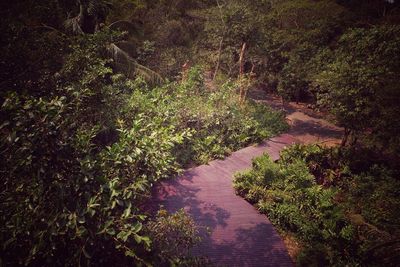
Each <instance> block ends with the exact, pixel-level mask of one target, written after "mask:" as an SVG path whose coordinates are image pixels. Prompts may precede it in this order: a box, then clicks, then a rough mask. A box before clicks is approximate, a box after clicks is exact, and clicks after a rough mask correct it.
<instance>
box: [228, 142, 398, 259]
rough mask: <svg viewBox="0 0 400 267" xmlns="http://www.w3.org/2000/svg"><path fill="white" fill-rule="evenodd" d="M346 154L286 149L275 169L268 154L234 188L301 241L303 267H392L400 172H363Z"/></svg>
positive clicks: (375, 167) (372, 169)
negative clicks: (388, 266) (373, 266)
mask: <svg viewBox="0 0 400 267" xmlns="http://www.w3.org/2000/svg"><path fill="white" fill-rule="evenodd" d="M353 153H354V152H353ZM361 153H364V152H361ZM340 155H341V154H339V152H338V151H337V150H332V149H327V148H321V147H318V146H316V145H311V146H304V145H295V146H293V147H290V148H288V149H285V150H283V151H282V153H281V159H280V160H279V161H278V162H276V163H275V162H272V161H271V159H270V158H269V157H268V155H264V156H262V157H259V158H256V159H254V161H253V169H252V170H250V171H247V172H244V173H238V174H237V175H236V176H235V180H234V187H235V189H236V191H237V192H238V193H239V194H240V195H241V196H243V197H245V198H246V199H247V200H249V201H250V202H252V203H254V204H255V205H256V206H257V207H258V209H259V210H260V211H261V212H264V213H266V214H267V215H268V218H269V219H270V220H271V221H272V222H273V223H274V224H275V225H276V226H278V227H279V229H281V230H282V231H287V232H291V233H293V234H294V235H295V236H296V237H297V238H298V239H299V240H300V241H301V242H302V244H303V248H302V251H301V253H300V254H299V255H298V264H299V265H301V266H309V265H313V266H323V265H333V266H341V265H362V266H365V265H367V266H369V265H370V264H371V265H373V264H377V265H379V264H389V265H390V266H394V265H395V262H396V261H398V257H397V256H395V255H396V253H395V251H396V248H397V247H398V242H397V241H396V240H397V239H398V237H399V232H398V228H399V225H400V222H399V220H398V218H399V213H398V210H399V205H400V203H399V201H398V197H397V196H398V194H399V192H398V190H399V188H400V187H399V181H398V179H396V178H395V177H396V175H397V174H398V172H397V171H395V170H390V169H388V168H387V167H383V166H378V165H374V164H373V163H371V164H370V165H369V167H368V168H367V171H363V172H361V173H358V172H359V171H360V170H357V169H355V168H354V166H350V165H348V159H351V158H347V156H343V155H342V156H340ZM347 155H350V154H347ZM353 156H355V155H354V154H352V155H351V157H353ZM388 233H391V234H390V235H389V234H388Z"/></svg>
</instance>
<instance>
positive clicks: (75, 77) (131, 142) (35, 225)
mask: <svg viewBox="0 0 400 267" xmlns="http://www.w3.org/2000/svg"><path fill="white" fill-rule="evenodd" d="M115 38H117V36H116V35H115V34H111V33H107V32H98V33H96V34H93V35H90V36H89V35H88V36H81V37H76V39H75V38H73V40H71V46H70V47H69V53H68V54H67V55H66V57H65V58H64V64H63V66H64V67H63V68H62V69H61V70H60V71H59V72H58V73H57V75H54V77H55V78H54V79H55V80H56V82H55V83H54V88H52V89H51V90H49V91H43V92H42V94H41V95H42V97H36V95H35V96H33V95H29V94H28V93H15V92H8V93H2V97H3V98H4V100H5V101H4V103H3V104H2V107H1V111H0V112H1V114H0V117H1V118H4V121H3V122H2V124H1V126H0V149H1V151H2V153H1V156H0V160H1V161H2V164H1V167H0V173H1V174H2V181H3V182H2V184H1V187H0V191H1V192H0V203H1V204H0V205H1V213H0V220H1V221H0V225H1V226H0V238H1V243H2V248H1V255H2V263H4V264H5V265H7V266H8V265H12V266H15V265H30V266H38V265H43V266H76V265H101V266H102V265H118V266H125V265H131V264H132V262H133V263H135V264H143V265H146V264H152V263H153V262H157V261H160V260H164V261H166V262H169V261H173V262H180V261H181V260H182V262H181V263H183V262H186V261H187V260H188V259H186V258H185V257H184V256H183V255H181V254H179V253H178V251H176V250H174V251H169V252H168V253H167V254H165V253H164V250H162V249H161V250H160V248H159V247H158V245H157V244H158V243H157V242H158V241H160V242H161V241H162V240H161V239H162V238H161V236H164V235H167V234H168V233H157V235H154V234H155V233H154V232H151V231H150V232H148V231H147V230H146V231H145V228H146V227H144V225H145V224H146V222H147V220H148V218H147V217H146V216H145V215H144V211H143V208H142V206H143V205H142V204H143V201H144V200H145V199H146V198H147V197H148V196H149V192H150V188H151V186H152V185H153V184H154V183H156V182H157V181H158V180H160V179H165V178H167V177H171V176H173V175H175V174H176V173H178V172H179V171H180V168H181V167H182V164H184V163H188V162H192V161H194V162H205V161H207V160H209V159H211V158H215V157H220V156H222V155H224V154H225V153H227V152H228V150H229V149H235V148H238V147H240V146H243V145H245V144H248V143H249V142H253V141H256V140H259V139H260V138H263V137H266V136H267V134H268V135H269V134H271V133H275V132H276V133H277V132H278V131H279V130H281V129H283V128H284V123H283V122H281V119H282V118H283V117H282V115H275V113H274V112H273V111H271V110H268V111H269V113H266V114H264V116H269V115H271V116H272V118H273V119H271V120H269V119H266V118H264V119H263V121H260V122H258V121H257V119H256V115H255V114H256V113H255V109H254V108H253V107H252V108H250V107H249V109H248V110H241V109H239V108H238V101H237V100H236V96H233V95H231V93H232V92H233V91H232V90H233V89H231V88H229V87H226V88H225V89H221V91H218V92H214V93H209V92H207V90H206V89H205V88H204V86H203V84H202V79H201V70H200V69H194V70H191V71H190V72H189V73H190V75H189V79H188V82H187V83H186V84H177V83H169V84H166V85H165V86H162V87H160V88H154V89H151V88H149V87H148V86H147V85H146V84H145V83H144V82H143V81H142V80H141V79H137V80H136V81H131V80H128V79H126V78H125V77H124V76H123V75H121V74H115V73H114V71H113V69H111V68H110V60H109V59H107V57H106V55H107V53H106V47H107V45H109V44H110V43H111V42H113V41H115ZM22 91H23V90H22ZM225 100H227V102H225ZM257 117H258V118H263V117H262V116H261V115H260V114H258V115H257ZM274 122H276V123H278V124H280V125H281V126H280V127H275V126H273V127H270V125H267V124H266V123H274ZM247 135H249V137H248V138H247ZM181 215H182V214H180V213H178V214H177V215H176V216H177V217H174V216H175V215H171V216H172V217H169V218H170V219H168V220H172V222H173V221H174V220H177V221H181V222H189V221H190V219H188V218H186V217H185V218H184V217H182V216H183V215H182V216H181ZM170 222H171V221H169V222H168V223H170ZM168 223H167V225H168ZM151 225H152V224H151V223H150V224H148V226H149V227H150V228H151ZM170 226H171V227H172V226H173V225H170ZM188 227H189V226H188ZM189 228H190V227H189ZM189 228H188V229H186V230H188V231H189V230H190V229H191V228H190V229H189ZM162 229H164V228H162ZM168 229H169V228H168ZM175 230H178V229H175ZM192 234H195V232H192ZM149 235H150V236H149ZM182 236H183V237H184V236H185V232H182ZM182 236H181V235H177V236H172V237H168V238H167V240H168V242H172V243H174V242H176V244H177V245H178V244H180V242H181V241H182V240H181V239H180V238H181V237H182ZM159 237H160V240H151V238H155V239H157V238H159ZM175 237H176V239H174V238H175ZM185 240H186V239H185ZM185 242H186V241H185ZM191 244H192V243H191V242H189V243H185V246H186V245H187V246H189V245H191ZM174 253H178V254H176V255H173V254H174ZM181 256H182V257H183V258H182V257H181ZM163 258H166V259H163Z"/></svg>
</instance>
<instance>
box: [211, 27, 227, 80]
mask: <svg viewBox="0 0 400 267" xmlns="http://www.w3.org/2000/svg"><path fill="white" fill-rule="evenodd" d="M224 39H225V32H224V34H223V35H222V38H221V41H220V42H219V47H218V56H217V65H216V66H215V70H214V74H213V78H212V80H213V81H214V80H215V77H217V73H218V70H219V65H220V64H221V54H222V45H223V43H224Z"/></svg>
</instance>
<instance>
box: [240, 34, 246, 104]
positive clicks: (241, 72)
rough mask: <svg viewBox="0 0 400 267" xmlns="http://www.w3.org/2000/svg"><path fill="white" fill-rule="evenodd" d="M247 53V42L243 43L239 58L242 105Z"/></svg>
mask: <svg viewBox="0 0 400 267" xmlns="http://www.w3.org/2000/svg"><path fill="white" fill-rule="evenodd" d="M245 51H246V42H244V43H243V45H242V49H241V51H240V56H239V82H240V96H239V102H240V103H242V102H243V101H244V99H243V98H244V91H245V88H244V86H245V85H244V84H243V83H244V81H243V79H244V53H245Z"/></svg>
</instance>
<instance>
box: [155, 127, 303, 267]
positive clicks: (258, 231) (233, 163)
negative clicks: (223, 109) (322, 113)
mask: <svg viewBox="0 0 400 267" xmlns="http://www.w3.org/2000/svg"><path fill="white" fill-rule="evenodd" d="M295 142H296V139H295V138H294V137H293V136H292V135H290V134H282V135H280V136H278V137H275V138H272V139H270V140H268V141H266V142H264V143H262V144H260V145H257V146H250V147H247V148H244V149H241V150H239V151H236V152H234V153H233V154H232V155H231V156H229V157H227V158H225V159H224V160H214V161H211V162H210V163H209V164H208V165H201V166H198V167H195V168H191V169H188V170H186V171H185V172H184V174H183V175H181V176H180V177H178V178H177V179H173V180H168V181H163V182H162V183H160V184H158V185H157V186H156V187H155V188H154V192H153V193H154V198H153V201H154V202H153V203H152V206H153V205H160V204H161V205H163V206H164V208H166V209H167V210H168V211H170V212H175V211H177V210H179V209H181V208H184V209H185V210H186V211H187V212H188V213H189V214H190V215H191V216H193V218H194V220H195V221H196V223H197V224H198V225H200V226H202V227H204V228H202V229H203V230H202V234H201V236H202V238H203V241H202V242H201V244H199V245H198V246H197V247H195V248H194V250H193V254H194V255H197V256H206V257H207V258H208V259H209V260H210V261H211V262H212V264H213V266H293V263H292V262H291V259H290V257H289V255H288V253H287V250H286V247H285V245H284V243H283V241H282V239H281V238H280V236H279V235H278V233H277V232H276V230H275V229H274V227H273V226H272V225H271V223H270V221H269V220H268V218H267V217H266V216H265V215H262V214H260V213H259V212H258V211H257V210H256V209H255V208H254V207H253V206H252V205H251V204H250V203H248V202H247V201H245V200H244V199H243V198H241V197H239V196H237V195H236V194H235V191H234V189H233V187H232V179H233V175H234V173H235V172H237V171H241V170H244V169H248V168H251V160H252V158H254V157H257V156H260V155H262V154H263V153H268V154H269V155H270V156H271V157H272V158H273V159H278V158H279V152H280V151H281V150H282V149H283V148H284V147H285V146H287V145H291V144H293V143H295ZM205 227H208V229H209V231H210V232H209V233H208V234H207V233H206V230H205Z"/></svg>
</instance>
